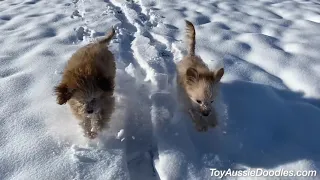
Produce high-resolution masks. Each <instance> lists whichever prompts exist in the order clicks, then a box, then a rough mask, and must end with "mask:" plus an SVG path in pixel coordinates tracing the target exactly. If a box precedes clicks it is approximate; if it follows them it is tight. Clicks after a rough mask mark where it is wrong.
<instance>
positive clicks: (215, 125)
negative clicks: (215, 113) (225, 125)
mask: <svg viewBox="0 0 320 180" xmlns="http://www.w3.org/2000/svg"><path fill="white" fill-rule="evenodd" d="M218 124H219V123H218V121H212V122H209V126H210V127H212V128H215V127H217V126H218Z"/></svg>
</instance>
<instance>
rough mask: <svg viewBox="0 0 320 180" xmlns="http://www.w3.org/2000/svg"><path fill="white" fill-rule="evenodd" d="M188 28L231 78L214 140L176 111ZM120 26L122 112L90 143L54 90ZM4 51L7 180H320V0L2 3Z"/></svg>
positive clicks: (0, 93)
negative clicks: (283, 173)
mask: <svg viewBox="0 0 320 180" xmlns="http://www.w3.org/2000/svg"><path fill="white" fill-rule="evenodd" d="M184 19H188V20H190V21H192V22H194V24H195V26H196V31H197V46H196V52H197V53H198V54H199V55H201V57H202V58H203V59H204V60H205V62H206V63H207V64H208V65H210V68H211V69H218V68H219V67H224V68H225V75H224V76H223V78H222V84H221V94H220V96H219V97H218V99H217V101H215V104H214V105H215V106H216V108H217V110H218V113H219V114H218V115H219V126H218V127H217V128H215V129H210V130H209V131H208V132H205V133H200V132H197V131H196V130H195V128H194V127H193V124H192V123H191V120H190V117H189V116H188V114H187V113H185V112H181V111H179V109H178V108H177V107H178V106H179V104H178V102H177V101H176V95H175V93H177V92H175V63H176V62H178V61H179V60H180V59H181V58H182V57H183V55H184V54H185V53H186V47H185V43H184V27H185V24H184ZM112 26H113V27H115V30H116V37H115V38H114V39H113V40H112V42H111V43H110V50H111V51H112V52H113V53H114V54H115V57H116V63H117V78H116V82H117V86H116V111H115V112H114V114H113V115H112V121H111V123H110V128H109V129H108V130H107V131H104V132H103V133H102V134H100V135H99V137H98V138H97V139H95V140H88V139H85V138H84V137H83V136H82V132H81V129H80V127H79V126H78V124H77V120H76V119H75V118H74V117H73V116H72V114H71V112H70V110H69V108H68V107H67V106H60V105H57V104H56V101H55V97H54V95H53V87H54V86H55V85H56V84H57V83H58V82H59V80H60V78H61V74H62V72H63V68H64V65H65V64H66V62H67V60H68V58H69V57H70V56H71V54H72V53H73V52H75V51H76V50H77V49H78V48H79V47H81V46H83V45H85V44H88V43H90V42H92V41H95V40H96V39H98V38H100V37H102V36H103V35H104V34H105V33H106V32H107V31H108V30H110V28H111V27H112ZM0 44H1V48H0V102H1V106H0V117H1V118H0V179H1V180H2V179H3V180H13V179H14V180H19V179H28V180H33V179H137V180H140V179H150V180H152V179H168V180H175V179H177V180H178V179H192V180H193V179H215V178H216V179H217V178H218V177H210V168H217V169H228V168H231V169H257V168H262V169H265V170H279V169H286V170H295V171H297V170H317V171H318V172H319V168H320V141H319V140H318V139H317V138H318V137H319V135H320V131H319V129H320V121H319V120H320V81H319V79H320V59H319V57H320V3H319V2H318V1H317V0H290V1H286V0H239V1H233V0H208V1H194V0H185V1H183V2H181V1H176V0H161V1H155V0H127V1H125V0H111V1H108V0H72V1H71V0H50V1H49V0H10V1H3V0H2V1H1V0H0ZM252 178H253V179H254V177H252ZM279 178H280V179H288V178H289V179H300V177H279ZM316 178H317V177H315V179H316ZM225 179H235V177H226V178H225ZM245 179H247V178H245ZM264 179H274V177H264Z"/></svg>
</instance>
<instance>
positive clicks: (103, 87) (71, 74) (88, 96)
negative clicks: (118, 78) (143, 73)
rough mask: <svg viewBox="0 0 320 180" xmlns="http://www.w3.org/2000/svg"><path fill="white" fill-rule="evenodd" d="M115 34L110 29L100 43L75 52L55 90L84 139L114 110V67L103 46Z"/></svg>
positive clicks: (93, 135)
mask: <svg viewBox="0 0 320 180" xmlns="http://www.w3.org/2000/svg"><path fill="white" fill-rule="evenodd" d="M114 34H115V31H114V29H112V31H111V32H110V33H109V34H107V35H106V37H104V38H103V39H102V40H100V41H98V42H95V43H91V44H88V45H86V46H84V47H82V48H80V49H79V50H78V51H76V52H75V53H74V54H73V55H72V57H71V58H70V60H69V61H68V64H67V66H66V67H65V69H64V72H63V76H62V80H61V82H60V84H59V85H58V86H56V87H55V94H56V96H57V103H58V104H60V105H62V104H65V103H67V102H68V104H69V105H70V107H71V110H72V113H73V114H74V115H75V116H76V118H77V119H79V120H80V125H81V126H82V128H83V130H84V133H85V136H86V137H89V138H91V139H93V138H95V137H96V136H97V134H98V132H99V131H101V129H102V128H103V127H104V125H105V124H106V123H107V122H109V121H110V116H111V114H112V112H113V110H114V97H113V92H114V86H115V85H114V84H115V82H114V78H115V73H116V65H115V61H114V57H113V55H112V53H111V52H110V51H109V50H108V48H107V46H106V44H108V43H109V42H110V40H111V39H112V37H113V36H114Z"/></svg>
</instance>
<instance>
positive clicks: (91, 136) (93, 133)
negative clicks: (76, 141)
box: [84, 131, 98, 139]
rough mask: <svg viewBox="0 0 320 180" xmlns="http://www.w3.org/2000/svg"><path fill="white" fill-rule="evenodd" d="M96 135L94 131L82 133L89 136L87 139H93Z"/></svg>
mask: <svg viewBox="0 0 320 180" xmlns="http://www.w3.org/2000/svg"><path fill="white" fill-rule="evenodd" d="M97 136H98V133H97V132H95V131H90V132H89V131H88V132H85V133H84V137H86V138H89V139H95V138H96V137H97Z"/></svg>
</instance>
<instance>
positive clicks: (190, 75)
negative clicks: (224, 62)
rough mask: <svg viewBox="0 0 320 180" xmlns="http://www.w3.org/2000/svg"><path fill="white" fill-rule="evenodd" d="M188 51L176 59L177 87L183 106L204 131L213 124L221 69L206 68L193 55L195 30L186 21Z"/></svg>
mask: <svg viewBox="0 0 320 180" xmlns="http://www.w3.org/2000/svg"><path fill="white" fill-rule="evenodd" d="M186 35H187V42H188V54H187V55H186V56H185V57H184V58H183V59H182V60H181V61H180V62H179V63H177V90H178V94H179V95H178V96H179V99H180V101H181V104H182V106H183V108H184V109H185V110H186V111H187V112H188V113H189V114H190V116H191V118H192V120H193V122H194V123H195V126H196V129H197V130H198V131H207V129H208V127H215V126H216V125H217V122H218V121H217V117H216V112H215V109H214V107H213V106H212V103H213V101H214V100H215V97H216V96H217V93H218V91H219V82H220V79H221V78H222V76H223V74H224V69H223V68H221V69H219V70H218V71H210V70H209V68H208V66H207V65H206V64H205V63H204V62H203V60H202V59H201V57H200V56H196V55H195V44H196V41H195V38H196V31H195V28H194V26H193V24H192V23H191V22H189V21H186Z"/></svg>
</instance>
